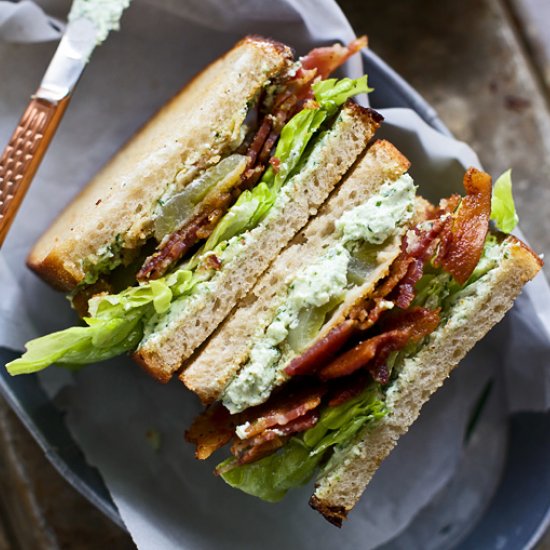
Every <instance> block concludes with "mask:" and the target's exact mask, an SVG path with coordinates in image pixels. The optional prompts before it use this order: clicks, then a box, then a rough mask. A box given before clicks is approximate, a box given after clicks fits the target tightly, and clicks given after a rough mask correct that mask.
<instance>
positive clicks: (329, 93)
mask: <svg viewBox="0 0 550 550" xmlns="http://www.w3.org/2000/svg"><path fill="white" fill-rule="evenodd" d="M367 80H368V77H367V75H364V76H362V77H361V78H357V79H355V80H353V79H351V78H342V79H340V80H338V79H337V78H329V79H327V80H321V81H319V82H316V83H315V84H313V86H312V88H313V95H314V96H315V99H316V100H317V103H319V105H320V106H321V108H322V109H324V110H326V111H327V112H328V113H329V114H330V115H332V114H334V113H335V112H336V110H337V109H338V107H340V106H341V105H343V104H344V103H345V102H346V101H347V100H348V99H349V98H350V97H352V96H355V95H358V94H364V93H369V92H372V91H373V89H374V88H369V85H368V82H367Z"/></svg>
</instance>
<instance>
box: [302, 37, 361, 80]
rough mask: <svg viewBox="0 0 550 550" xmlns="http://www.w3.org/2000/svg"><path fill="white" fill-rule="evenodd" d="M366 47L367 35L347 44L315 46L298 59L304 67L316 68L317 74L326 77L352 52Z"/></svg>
mask: <svg viewBox="0 0 550 550" xmlns="http://www.w3.org/2000/svg"><path fill="white" fill-rule="evenodd" d="M366 47H367V37H366V36H361V37H360V38H357V39H356V40H354V41H353V42H350V43H349V44H348V45H347V46H341V45H340V44H334V45H333V46H327V47H324V48H315V49H314V50H311V51H310V52H309V53H308V54H307V55H306V56H305V57H302V58H301V59H300V62H301V63H302V67H303V68H304V69H317V74H318V75H319V76H320V77H321V78H326V77H327V76H328V75H329V74H331V73H332V72H333V71H335V70H336V69H337V68H338V67H340V66H341V65H343V64H344V63H345V62H346V61H347V60H348V59H349V58H350V57H351V56H352V55H353V54H355V53H357V52H358V51H359V50H361V49H363V48H366Z"/></svg>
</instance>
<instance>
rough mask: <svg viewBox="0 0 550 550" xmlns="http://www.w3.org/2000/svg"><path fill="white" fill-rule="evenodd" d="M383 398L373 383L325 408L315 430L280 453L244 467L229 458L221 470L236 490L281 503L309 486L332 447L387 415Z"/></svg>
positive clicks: (377, 386)
mask: <svg viewBox="0 0 550 550" xmlns="http://www.w3.org/2000/svg"><path fill="white" fill-rule="evenodd" d="M382 399H383V397H382V393H381V390H380V386H379V385H378V384H373V385H371V386H369V387H367V388H366V389H365V390H364V391H363V392H361V393H360V394H359V395H358V396H356V397H354V398H352V399H350V400H348V401H346V402H345V403H342V404H341V405H337V406H336V407H327V408H325V409H324V411H323V412H322V413H321V417H320V419H319V421H318V422H317V424H316V425H315V426H314V427H313V428H311V429H309V430H307V431H306V432H304V433H303V434H302V435H301V436H298V437H293V438H291V439H290V440H289V441H288V442H287V443H286V445H285V446H284V447H283V448H282V449H281V450H279V451H278V452H276V453H274V454H272V455H269V456H267V457H265V458H262V459H260V460H258V461H256V462H252V463H250V464H244V465H242V466H238V465H235V464H236V462H235V459H234V458H228V459H227V460H225V461H224V462H222V463H221V464H220V465H219V466H218V468H217V470H218V471H219V472H220V475H221V476H222V478H223V479H224V481H225V482H226V483H228V484H229V485H231V486H232V487H235V488H237V489H240V490H241V491H243V492H245V493H247V494H249V495H253V496H256V497H259V498H261V499H263V500H266V501H268V502H277V501H279V500H281V499H282V498H283V497H284V496H285V494H286V493H287V491H288V490H289V489H292V488H294V487H299V486H300V485H304V484H305V483H307V482H308V481H309V480H310V479H311V478H312V477H313V474H314V473H315V470H316V468H317V467H318V466H319V465H320V463H321V462H322V461H324V460H325V459H326V458H327V454H328V452H329V450H330V449H331V448H333V447H334V448H340V449H341V448H343V447H344V446H346V445H348V444H349V443H350V442H352V440H353V438H354V436H355V435H356V434H357V433H358V432H359V430H361V429H362V428H364V427H365V426H366V425H367V424H369V423H373V422H376V421H377V420H379V419H380V418H382V417H383V416H385V415H386V414H387V410H386V408H385V406H384V402H383V400H382Z"/></svg>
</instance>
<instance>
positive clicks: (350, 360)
mask: <svg viewBox="0 0 550 550" xmlns="http://www.w3.org/2000/svg"><path fill="white" fill-rule="evenodd" d="M438 325H439V310H433V311H430V310H427V309H424V308H413V309H410V310H408V311H406V312H403V313H400V314H399V315H397V316H395V317H394V318H392V320H391V322H390V323H387V324H385V326H384V327H383V328H384V330H385V331H384V332H382V334H379V335H378V336H374V337H372V338H369V339H368V340H365V341H363V342H361V343H359V344H357V345H356V346H355V347H354V348H352V349H351V350H349V351H347V352H346V353H344V354H343V355H341V356H340V357H338V358H337V359H336V360H335V361H333V362H332V363H331V364H330V365H328V366H326V367H325V368H323V369H322V370H321V372H320V373H319V377H320V378H321V380H323V381H326V380H331V379H333V378H339V377H341V376H347V375H350V374H352V373H354V372H355V371H357V370H359V369H360V368H367V369H368V371H369V372H370V374H371V376H372V377H373V378H374V379H375V380H376V381H378V382H380V383H382V384H386V383H387V382H388V376H389V373H388V372H387V369H384V367H385V361H386V359H387V357H388V355H389V354H390V353H391V352H392V351H397V350H400V349H402V348H403V347H405V345H406V344H408V343H410V342H419V341H420V340H421V339H422V338H424V337H425V336H427V335H428V334H430V333H431V332H433V331H434V330H435V329H436V328H437V326H438Z"/></svg>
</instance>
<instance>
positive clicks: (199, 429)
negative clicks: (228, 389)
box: [185, 403, 239, 460]
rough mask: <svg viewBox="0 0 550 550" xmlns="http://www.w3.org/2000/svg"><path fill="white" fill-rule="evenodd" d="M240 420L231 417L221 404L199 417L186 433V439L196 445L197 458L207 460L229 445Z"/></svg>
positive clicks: (209, 408)
mask: <svg viewBox="0 0 550 550" xmlns="http://www.w3.org/2000/svg"><path fill="white" fill-rule="evenodd" d="M238 420H239V417H238V416H237V417H235V416H231V415H230V414H229V411H228V410H227V409H226V408H225V407H224V406H223V405H222V404H221V403H216V404H214V405H212V406H211V407H208V409H206V410H205V411H204V412H203V413H202V414H201V415H199V416H197V418H195V420H194V421H193V424H191V427H190V428H189V429H188V430H187V431H186V432H185V439H186V440H187V441H189V443H193V444H194V445H196V449H195V457H196V458H198V459H199V460H205V459H207V458H208V457H209V456H210V455H211V454H212V453H213V452H215V451H217V450H218V449H221V448H222V447H223V446H224V445H226V444H227V443H229V442H230V441H231V438H232V437H233V434H234V432H235V425H236V423H237V422H238Z"/></svg>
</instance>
